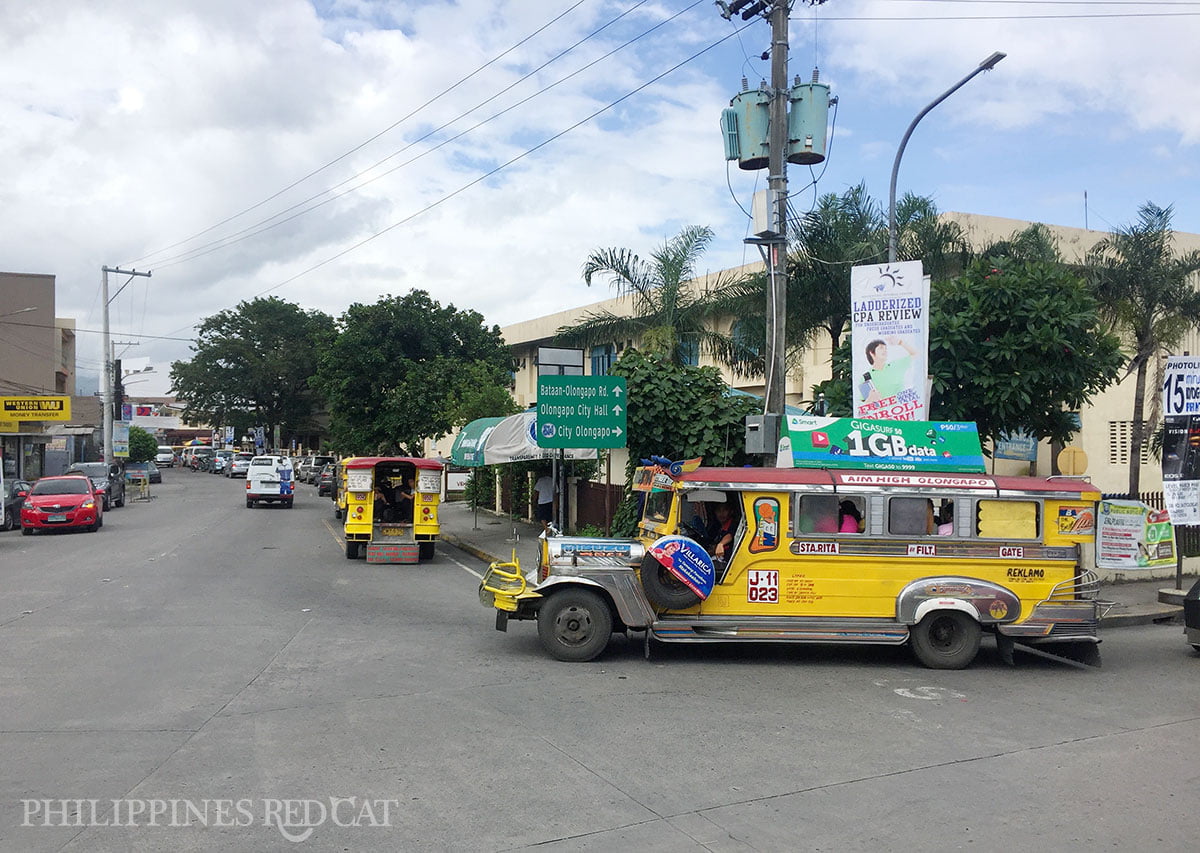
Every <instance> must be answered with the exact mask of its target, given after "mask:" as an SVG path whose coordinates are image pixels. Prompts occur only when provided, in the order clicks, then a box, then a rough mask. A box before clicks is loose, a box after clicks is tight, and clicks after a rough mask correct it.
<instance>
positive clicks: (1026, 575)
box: [1004, 567, 1046, 583]
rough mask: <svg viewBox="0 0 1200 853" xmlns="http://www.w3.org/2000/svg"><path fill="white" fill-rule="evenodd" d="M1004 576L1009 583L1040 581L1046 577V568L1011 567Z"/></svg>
mask: <svg viewBox="0 0 1200 853" xmlns="http://www.w3.org/2000/svg"><path fill="white" fill-rule="evenodd" d="M1004 577H1005V579H1006V580H1007V581H1008V582H1009V583H1041V582H1042V581H1044V580H1045V579H1046V570H1045V569H1027V568H1024V567H1020V568H1017V567H1012V568H1010V569H1009V570H1008V571H1007V572H1006V573H1005V575H1004Z"/></svg>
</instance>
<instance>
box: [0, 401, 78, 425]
mask: <svg viewBox="0 0 1200 853" xmlns="http://www.w3.org/2000/svg"><path fill="white" fill-rule="evenodd" d="M69 420H71V398H70V397H0V421H69Z"/></svg>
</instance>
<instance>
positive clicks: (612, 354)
mask: <svg viewBox="0 0 1200 853" xmlns="http://www.w3.org/2000/svg"><path fill="white" fill-rule="evenodd" d="M591 355H592V376H607V375H608V371H609V369H610V368H611V367H612V366H613V362H614V361H616V360H617V353H616V347H615V346H613V345H612V344H603V345H601V346H598V347H592V353H591Z"/></svg>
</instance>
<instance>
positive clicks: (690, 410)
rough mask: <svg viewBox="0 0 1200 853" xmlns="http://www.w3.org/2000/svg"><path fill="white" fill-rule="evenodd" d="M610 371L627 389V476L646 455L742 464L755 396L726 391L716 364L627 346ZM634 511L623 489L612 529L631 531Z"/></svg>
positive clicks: (755, 401)
mask: <svg viewBox="0 0 1200 853" xmlns="http://www.w3.org/2000/svg"><path fill="white" fill-rule="evenodd" d="M611 373H612V375H614V376H623V377H624V378H625V381H626V384H627V387H628V390H629V396H628V398H627V409H626V419H627V433H626V435H627V441H628V444H627V446H628V449H629V468H628V470H627V471H626V477H627V478H629V479H631V478H632V475H633V469H634V468H635V467H636V466H637V465H638V464H640V461H641V460H642V459H644V458H646V457H648V456H651V455H655V456H666V457H668V458H669V459H691V458H693V457H696V456H702V457H704V464H706V465H740V464H743V462H744V461H745V458H746V457H745V453H744V452H743V449H744V445H745V429H746V428H745V420H746V415H748V414H750V413H751V412H752V411H755V410H756V409H757V407H758V405H759V401H757V400H755V399H754V398H753V397H736V396H730V395H729V386H727V385H726V384H725V381H724V379H722V377H721V372H720V371H719V370H717V368H715V367H693V366H689V365H679V364H674V363H673V362H672V361H671V360H670V359H668V358H667V357H666V356H665V355H662V354H655V353H647V354H643V353H640V352H638V351H637V350H626V351H625V352H624V353H622V354H621V358H620V360H618V361H617V363H616V364H615V365H614V366H613V369H612V371H611ZM635 514H636V513H635V510H634V501H633V497H632V495H631V494H629V493H628V492H627V493H626V498H625V500H624V501H623V502H622V505H621V506H620V507H618V510H617V512H616V514H615V516H614V519H613V525H614V529H616V530H620V531H623V532H624V533H625V534H630V533H631V532H632V529H633V528H632V525H631V523H630V522H631V520H632V522H633V523H636V518H635V517H634V516H635Z"/></svg>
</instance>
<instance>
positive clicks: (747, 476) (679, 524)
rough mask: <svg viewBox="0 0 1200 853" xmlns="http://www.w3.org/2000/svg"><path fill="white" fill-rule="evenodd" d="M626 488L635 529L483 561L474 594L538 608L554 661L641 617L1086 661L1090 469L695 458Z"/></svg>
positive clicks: (515, 611)
mask: <svg viewBox="0 0 1200 853" xmlns="http://www.w3.org/2000/svg"><path fill="white" fill-rule="evenodd" d="M635 488H639V490H640V491H641V492H642V496H643V499H644V508H643V513H642V518H641V522H640V524H639V530H638V534H639V535H638V538H635V539H604V538H583V537H569V536H550V537H543V538H542V539H541V540H540V542H539V546H540V547H539V555H538V559H537V565H536V566H527V567H525V568H524V569H523V568H522V567H521V566H519V565H518V563H517V562H516V560H515V557H514V561H513V562H512V563H501V564H493V565H492V566H491V567H490V568H489V570H488V572H487V574H486V575H485V577H484V580H483V582H482V584H481V586H480V600H481V602H482V603H483V604H484V606H486V607H490V608H494V609H495V611H496V627H497V629H498V630H502V631H503V630H506V629H507V625H508V622H509V621H510V620H536V621H537V625H538V635H539V638H540V640H541V642H542V644H543V646H544V648H545V649H546V651H547V652H548V653H549V654H551V655H552V656H553V657H555V658H557V659H559V660H564V661H586V660H591V659H593V658H595V657H597V656H598V655H599V654H601V653H602V652H603V651H604V649H605V648H606V647H607V645H608V643H609V640H610V638H611V636H612V634H613V633H614V632H625V631H645V632H646V637H647V641H648V640H649V639H651V638H653V639H656V640H658V641H660V642H673V643H683V642H686V643H712V642H737V641H748V642H776V643H778V642H784V643H826V644H828V643H853V644H883V645H901V644H905V643H907V644H909V645H910V647H911V648H912V650H913V653H914V655H915V656H916V657H917V659H918V660H919V661H920V662H921V663H923V664H925V665H926V666H929V667H932V668H941V669H957V668H962V667H965V666H968V665H969V664H970V663H971V662H972V661H973V660H974V659H975V657H976V654H977V653H978V650H979V647H980V639H981V636H982V635H983V634H985V633H989V634H992V635H993V636H994V637H995V641H996V646H997V648H998V650H999V654H1000V656H1001V657H1002V658H1003V659H1004V660H1006V661H1008V662H1010V663H1011V662H1012V660H1013V651H1014V649H1015V648H1017V647H1018V646H1020V647H1021V648H1024V649H1027V650H1032V651H1034V652H1036V653H1040V654H1045V655H1050V656H1054V657H1060V658H1066V659H1069V660H1072V661H1077V662H1083V663H1087V664H1093V665H1098V663H1099V654H1098V651H1097V644H1098V643H1099V637H1098V633H1097V632H1098V626H1099V617H1100V607H1101V604H1100V602H1099V601H1098V591H1099V582H1098V581H1099V579H1098V575H1097V574H1096V573H1095V572H1094V571H1092V570H1090V569H1088V568H1087V567H1086V565H1085V564H1086V562H1087V557H1088V556H1090V552H1088V551H1087V549H1088V547H1090V543H1091V541H1092V539H1093V537H1094V532H1095V528H1094V518H1095V513H1094V507H1095V504H1094V502H1095V501H1096V500H1097V499H1098V498H1099V494H1098V493H1096V492H1095V491H1094V487H1092V486H1090V485H1089V484H1087V483H1083V482H1079V481H1068V480H1062V479H1055V478H1032V477H1027V478H1017V477H993V476H989V475H978V474H972V475H970V476H964V475H947V474H936V475H927V474H892V473H877V472H856V471H828V470H811V469H808V470H801V469H797V470H789V469H703V468H701V469H698V470H694V471H690V472H686V473H675V474H669V473H667V472H663V471H656V470H653V469H647V470H639V474H638V477H637V478H636V479H635ZM718 506H724V507H726V508H727V509H728V511H729V514H732V515H733V516H735V517H736V528H735V533H734V535H733V537H732V538H733V542H732V545H731V546H730V548H729V551H728V553H727V554H725V555H724V557H725V558H724V559H722V558H720V557H714V556H710V555H709V552H711V551H713V543H714V539H713V531H712V524H713V509H714V507H718ZM706 509H707V513H708V514H707V528H708V529H706V523H705V521H706V519H705V518H703V517H702V516H703V515H704V513H705V510H706ZM935 511H936V515H935ZM822 512H824V513H826V515H825V517H821V513H822ZM722 517H724V516H722Z"/></svg>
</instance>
